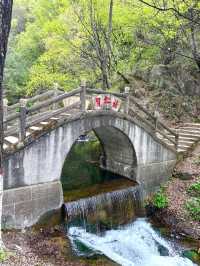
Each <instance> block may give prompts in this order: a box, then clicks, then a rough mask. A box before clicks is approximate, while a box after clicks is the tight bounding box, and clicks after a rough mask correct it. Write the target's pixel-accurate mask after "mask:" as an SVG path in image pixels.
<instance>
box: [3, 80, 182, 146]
mask: <svg viewBox="0 0 200 266" xmlns="http://www.w3.org/2000/svg"><path fill="white" fill-rule="evenodd" d="M99 94H101V95H110V96H114V97H117V98H119V99H120V100H121V109H120V111H121V112H123V113H126V114H127V115H130V116H135V117H137V118H138V119H139V120H140V121H142V122H143V123H145V124H146V125H148V126H149V127H150V128H151V129H153V130H154V132H155V133H158V134H160V135H161V136H162V137H163V138H165V139H167V140H168V142H169V143H171V144H172V145H174V147H175V148H177V145H178V134H176V132H174V131H173V130H171V129H170V128H168V127H167V126H165V125H164V124H163V123H162V122H161V121H159V119H158V118H157V117H155V116H154V115H153V114H151V113H150V112H149V111H148V110H146V109H145V108H144V107H143V106H141V105H140V104H138V102H137V101H136V100H135V99H134V97H132V96H130V93H129V88H128V87H126V88H125V92H124V93H117V92H111V93H110V92H107V91H103V90H100V89H90V88H87V87H86V83H85V82H82V84H81V86H80V87H79V88H77V89H75V90H73V91H70V92H61V91H58V90H55V91H48V92H45V93H43V94H40V95H37V96H34V97H32V98H29V99H21V100H20V102H19V103H17V104H15V105H13V106H10V107H7V108H6V107H5V108H4V111H5V115H4V132H5V134H4V135H5V137H6V136H9V135H12V134H15V135H16V134H18V136H19V139H20V141H21V142H23V141H24V140H25V138H26V131H27V129H28V128H30V127H32V126H35V125H37V124H40V123H41V122H44V121H45V120H49V119H51V118H53V117H55V116H57V115H60V114H62V113H66V112H68V111H69V110H72V109H76V111H77V109H78V111H79V112H85V111H86V110H87V106H86V105H87V104H86V102H87V100H88V98H90V99H91V96H92V97H95V95H99ZM70 97H74V98H75V102H73V103H72V104H69V105H67V106H65V104H64V103H63V100H65V99H68V98H70ZM30 103H31V104H30ZM33 103H34V104H33ZM8 110H9V111H8ZM138 110H139V111H138Z"/></svg>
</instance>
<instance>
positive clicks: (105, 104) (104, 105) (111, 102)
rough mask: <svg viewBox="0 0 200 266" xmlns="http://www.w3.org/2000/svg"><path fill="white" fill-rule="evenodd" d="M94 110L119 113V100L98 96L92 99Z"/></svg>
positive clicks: (108, 96)
mask: <svg viewBox="0 0 200 266" xmlns="http://www.w3.org/2000/svg"><path fill="white" fill-rule="evenodd" d="M93 103H94V109H95V110H114V111H119V109H120V106H121V100H120V99H119V98H117V97H115V96H113V95H110V94H105V95H103V94H100V95H97V96H95V97H94V98H93Z"/></svg>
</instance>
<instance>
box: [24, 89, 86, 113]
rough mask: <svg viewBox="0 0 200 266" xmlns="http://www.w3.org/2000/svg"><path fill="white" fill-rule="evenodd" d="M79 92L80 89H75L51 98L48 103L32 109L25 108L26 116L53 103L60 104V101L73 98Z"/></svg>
mask: <svg viewBox="0 0 200 266" xmlns="http://www.w3.org/2000/svg"><path fill="white" fill-rule="evenodd" d="M80 92H81V89H80V88H78V89H75V90H73V91H71V92H66V93H63V94H61V95H59V96H56V97H53V98H51V99H50V100H48V101H45V102H41V103H39V104H36V105H35V106H33V107H30V108H27V114H30V113H33V112H35V111H38V110H40V109H42V108H46V107H48V106H50V105H51V104H53V103H57V102H60V101H62V100H64V99H65V98H68V97H71V96H74V95H76V94H78V93H80Z"/></svg>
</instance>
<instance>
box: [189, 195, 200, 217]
mask: <svg viewBox="0 0 200 266" xmlns="http://www.w3.org/2000/svg"><path fill="white" fill-rule="evenodd" d="M186 209H187V210H188V212H189V214H190V216H191V217H192V218H193V219H194V220H195V221H200V198H191V199H189V200H188V201H187V202H186Z"/></svg>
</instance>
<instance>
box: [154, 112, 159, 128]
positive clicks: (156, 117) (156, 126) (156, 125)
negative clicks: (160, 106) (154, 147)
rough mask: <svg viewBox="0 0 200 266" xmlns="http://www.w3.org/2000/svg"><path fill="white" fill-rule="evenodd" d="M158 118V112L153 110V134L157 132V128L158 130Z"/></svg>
mask: <svg viewBox="0 0 200 266" xmlns="http://www.w3.org/2000/svg"><path fill="white" fill-rule="evenodd" d="M158 118H159V112H158V111H157V110H155V112H154V119H155V132H156V131H157V128H158Z"/></svg>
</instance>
